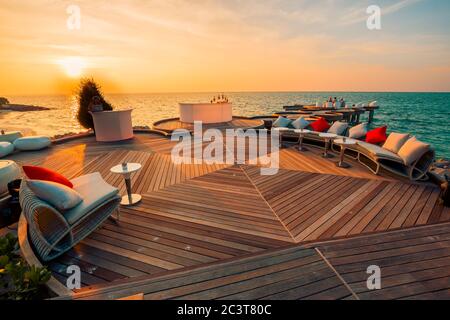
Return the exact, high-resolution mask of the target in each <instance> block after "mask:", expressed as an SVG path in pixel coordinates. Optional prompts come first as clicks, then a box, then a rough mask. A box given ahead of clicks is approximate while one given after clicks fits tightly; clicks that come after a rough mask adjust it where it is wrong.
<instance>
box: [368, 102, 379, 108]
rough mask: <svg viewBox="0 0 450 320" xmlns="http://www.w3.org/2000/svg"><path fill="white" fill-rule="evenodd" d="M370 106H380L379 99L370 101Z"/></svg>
mask: <svg viewBox="0 0 450 320" xmlns="http://www.w3.org/2000/svg"><path fill="white" fill-rule="evenodd" d="M369 107H378V101H372V102H371V103H369Z"/></svg>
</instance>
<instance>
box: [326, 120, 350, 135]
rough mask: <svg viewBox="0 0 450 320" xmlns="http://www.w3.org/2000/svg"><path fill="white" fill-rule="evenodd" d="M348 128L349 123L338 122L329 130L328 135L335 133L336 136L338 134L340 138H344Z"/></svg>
mask: <svg viewBox="0 0 450 320" xmlns="http://www.w3.org/2000/svg"><path fill="white" fill-rule="evenodd" d="M347 128H348V123H346V122H341V121H336V122H335V123H333V125H332V126H331V128H330V129H328V133H334V134H337V135H338V136H342V135H343V134H344V132H345V130H347Z"/></svg>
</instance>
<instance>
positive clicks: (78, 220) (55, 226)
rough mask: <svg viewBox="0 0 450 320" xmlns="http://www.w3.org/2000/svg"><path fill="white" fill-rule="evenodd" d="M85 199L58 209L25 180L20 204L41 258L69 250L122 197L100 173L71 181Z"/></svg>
mask: <svg viewBox="0 0 450 320" xmlns="http://www.w3.org/2000/svg"><path fill="white" fill-rule="evenodd" d="M71 182H72V183H73V185H74V189H75V190H76V191H77V192H78V193H79V194H80V195H81V196H82V198H83V201H82V202H81V203H80V204H79V205H78V206H76V207H75V208H73V209H70V210H68V211H65V212H59V211H58V210H57V209H56V208H55V207H53V206H52V205H50V204H49V203H47V202H46V201H43V200H42V199H40V198H38V197H37V196H36V195H35V194H34V193H33V192H32V191H31V189H30V188H29V187H28V186H27V183H25V182H22V184H21V189H20V195H19V199H20V204H21V206H22V210H23V212H22V214H23V215H24V216H25V218H26V220H27V223H28V232H29V240H30V241H31V243H32V244H33V246H34V249H35V252H36V253H37V255H38V256H39V258H40V259H41V260H42V261H50V260H52V259H55V258H57V257H58V256H60V255H62V254H63V253H65V252H66V251H68V250H70V249H71V248H72V247H73V246H75V245H76V244H77V243H78V242H80V241H81V240H83V239H84V238H85V237H87V236H88V235H89V234H90V233H92V232H93V231H94V230H96V229H97V228H98V227H99V226H100V225H101V224H102V223H103V222H104V221H105V220H106V219H107V218H108V217H109V216H111V214H112V213H113V212H114V211H116V210H118V206H119V204H120V201H121V197H120V196H119V195H118V190H117V189H116V188H114V187H112V186H110V185H109V184H107V183H106V182H105V181H104V180H103V179H102V177H101V175H100V174H99V173H94V174H89V175H85V176H82V177H79V178H76V179H73V180H71Z"/></svg>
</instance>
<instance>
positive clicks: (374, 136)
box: [366, 126, 387, 144]
mask: <svg viewBox="0 0 450 320" xmlns="http://www.w3.org/2000/svg"><path fill="white" fill-rule="evenodd" d="M386 130H387V127H386V126H384V127H380V128H376V129H373V130H372V131H369V132H367V135H366V142H368V143H372V144H381V143H385V142H386V140H387V136H386Z"/></svg>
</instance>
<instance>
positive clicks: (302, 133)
mask: <svg viewBox="0 0 450 320" xmlns="http://www.w3.org/2000/svg"><path fill="white" fill-rule="evenodd" d="M294 132H295V133H298V151H307V150H308V149H306V148H304V147H303V139H304V138H305V135H306V134H307V133H311V130H306V129H296V130H294Z"/></svg>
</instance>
